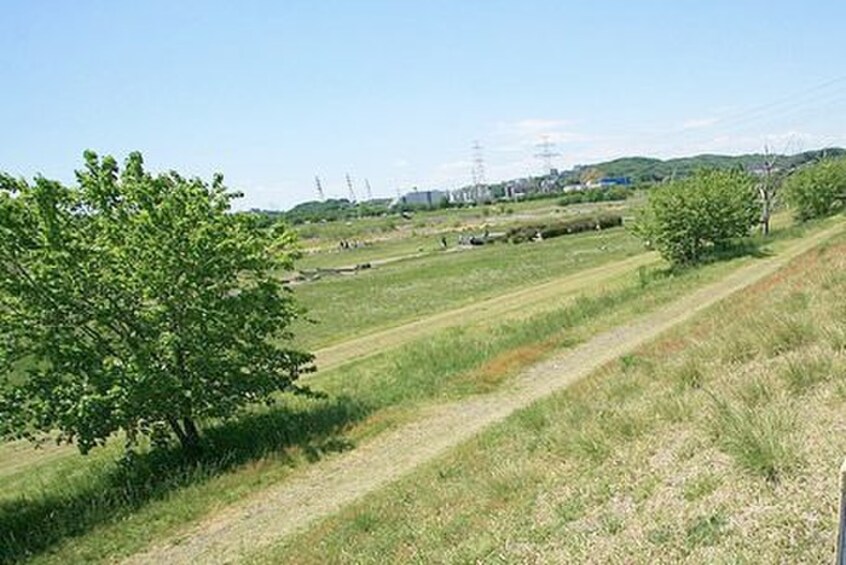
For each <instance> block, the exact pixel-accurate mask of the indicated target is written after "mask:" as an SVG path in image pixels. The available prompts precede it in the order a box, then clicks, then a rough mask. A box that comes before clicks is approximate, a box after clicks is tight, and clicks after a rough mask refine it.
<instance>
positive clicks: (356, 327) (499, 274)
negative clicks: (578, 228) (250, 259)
mask: <svg viewBox="0 0 846 565" xmlns="http://www.w3.org/2000/svg"><path fill="white" fill-rule="evenodd" d="M639 253H643V247H642V245H641V244H640V243H639V242H638V241H637V240H636V239H635V238H634V237H633V236H632V235H631V234H629V233H628V232H627V231H626V230H625V229H621V228H615V229H611V230H606V231H603V232H596V233H587V234H578V235H573V236H568V237H561V238H557V239H552V240H548V241H544V242H541V243H538V244H531V243H530V244H522V245H510V244H497V245H491V246H484V247H481V248H473V249H468V250H466V251H458V252H455V253H438V254H434V255H428V256H425V257H420V258H417V259H410V260H408V261H400V262H397V263H392V264H389V265H385V266H382V267H379V268H377V269H373V270H370V271H363V272H361V273H360V274H358V275H354V276H341V277H333V278H327V279H325V280H321V281H317V282H314V283H309V284H303V285H300V286H298V287H297V288H296V294H297V297H298V300H299V301H300V303H301V304H303V305H304V306H305V307H306V308H307V310H308V316H309V317H310V318H311V319H313V320H316V321H317V323H314V324H311V323H301V324H300V325H299V326H298V327H297V329H296V330H295V331H296V333H297V335H298V337H299V339H300V340H301V342H302V343H303V344H304V345H305V346H307V347H321V346H324V345H327V344H329V343H332V342H337V341H340V340H343V339H345V338H348V337H351V336H356V335H360V334H361V333H362V332H368V331H373V330H374V329H377V328H384V327H389V326H395V325H400V324H401V323H403V322H406V321H408V320H412V319H415V318H417V317H420V316H422V315H431V314H435V313H437V312H441V311H444V310H448V309H451V308H457V307H459V306H462V305H466V304H469V303H472V302H475V301H478V300H481V299H484V298H488V297H491V296H494V295H498V294H502V293H505V292H508V291H510V290H514V289H516V288H519V287H524V286H528V285H532V284H538V283H542V282H544V281H547V280H549V279H551V278H554V277H557V276H561V275H565V274H570V273H574V272H578V271H580V270H584V269H588V268H591V267H595V266H599V265H602V264H608V263H610V262H612V261H616V260H619V259H623V258H625V257H629V256H632V255H635V254H639Z"/></svg>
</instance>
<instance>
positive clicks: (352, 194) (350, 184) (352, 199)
mask: <svg viewBox="0 0 846 565" xmlns="http://www.w3.org/2000/svg"><path fill="white" fill-rule="evenodd" d="M347 188H348V189H349V190H350V202H355V201H356V200H358V199H357V198H356V197H355V190H353V184H352V179H351V178H350V174H349V173H347Z"/></svg>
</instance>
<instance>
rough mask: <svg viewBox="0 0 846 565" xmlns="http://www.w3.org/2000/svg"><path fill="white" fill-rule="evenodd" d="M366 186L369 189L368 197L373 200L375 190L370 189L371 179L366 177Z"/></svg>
mask: <svg viewBox="0 0 846 565" xmlns="http://www.w3.org/2000/svg"><path fill="white" fill-rule="evenodd" d="M364 187H365V188H366V189H367V199H368V200H373V191H372V190H370V180H369V179H364Z"/></svg>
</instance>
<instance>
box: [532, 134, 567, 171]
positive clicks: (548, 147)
mask: <svg viewBox="0 0 846 565" xmlns="http://www.w3.org/2000/svg"><path fill="white" fill-rule="evenodd" d="M535 147H537V148H538V149H540V151H538V152H537V153H535V157H537V158H538V159H543V166H544V168H545V169H546V174H548V175H551V174H552V173H553V171H555V167H553V166H552V159H553V158H554V157H560V156H561V153H558V152H556V151H555V144H554V143H552V142H551V141H550V140H549V136H548V135H544V136H543V137H542V141H541V142H540V143H538V144H537V145H536V146H535Z"/></svg>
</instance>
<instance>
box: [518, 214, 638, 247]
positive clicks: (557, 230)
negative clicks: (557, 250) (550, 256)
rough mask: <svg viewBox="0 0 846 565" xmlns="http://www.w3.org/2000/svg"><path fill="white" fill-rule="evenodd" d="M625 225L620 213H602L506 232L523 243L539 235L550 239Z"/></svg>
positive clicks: (521, 227)
mask: <svg viewBox="0 0 846 565" xmlns="http://www.w3.org/2000/svg"><path fill="white" fill-rule="evenodd" d="M622 225H623V217H622V216H620V215H618V214H601V215H599V216H588V217H586V218H573V219H570V220H562V221H560V222H555V223H547V224H533V225H528V226H520V227H516V228H511V229H510V230H508V232H507V233H506V239H508V241H510V242H512V243H523V242H524V241H530V240H532V239H535V238H536V237H537V236H538V235H540V237H541V238H542V239H549V238H552V237H558V236H562V235H568V234H572V233H580V232H585V231H593V230H603V229H607V228H614V227H618V226H622Z"/></svg>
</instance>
